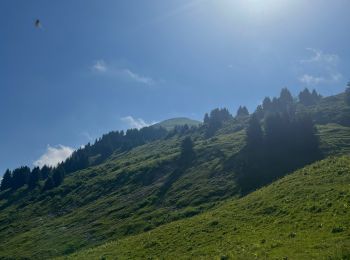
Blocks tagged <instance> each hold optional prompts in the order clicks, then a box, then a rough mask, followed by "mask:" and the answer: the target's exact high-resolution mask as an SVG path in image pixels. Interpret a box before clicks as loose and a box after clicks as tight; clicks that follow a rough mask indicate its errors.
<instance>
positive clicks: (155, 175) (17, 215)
mask: <svg viewBox="0 0 350 260" xmlns="http://www.w3.org/2000/svg"><path fill="white" fill-rule="evenodd" d="M193 138H194V140H195V147H194V148H195V152H196V154H197V159H196V161H195V162H193V165H192V167H190V168H188V169H187V170H186V172H184V173H183V175H182V176H180V178H179V179H178V180H176V182H174V183H173V184H172V185H171V186H170V188H169V189H168V191H167V192H166V193H165V194H164V195H163V196H162V197H159V196H158V192H159V188H160V187H161V186H162V184H163V183H164V180H165V179H166V178H167V177H168V176H169V174H171V173H172V172H173V170H174V168H176V163H174V160H175V159H176V158H177V157H178V154H179V142H180V141H181V138H179V137H177V136H175V137H173V138H171V139H167V140H161V141H157V142H153V143H150V144H147V145H143V146H140V147H137V148H135V149H133V150H131V151H130V152H127V153H122V154H118V153H116V154H114V155H113V156H111V157H110V158H109V160H107V161H106V162H105V163H103V164H101V165H99V166H95V167H90V168H87V169H85V170H82V171H78V172H76V173H74V174H71V175H68V176H67V177H66V178H65V181H64V183H63V185H61V186H59V187H57V188H55V189H53V190H51V191H49V193H48V195H47V194H42V193H40V191H39V190H36V191H34V192H32V193H31V194H30V195H28V194H27V190H26V188H22V189H20V190H18V191H17V193H16V194H15V195H14V196H11V197H10V201H9V200H6V199H4V200H1V201H0V207H1V208H2V210H1V212H0V226H1V228H0V242H1V244H0V257H5V256H14V257H33V258H36V259H37V258H47V257H50V256H54V255H59V254H67V253H71V252H73V251H75V250H77V249H80V248H83V247H87V246H92V245H96V244H101V243H102V242H105V241H109V240H112V239H116V238H120V237H124V236H128V235H131V234H135V233H139V232H143V231H145V230H150V229H152V228H154V227H156V226H159V225H161V224H164V223H168V222H170V221H173V220H176V219H180V218H184V217H188V216H193V215H195V214H198V213H200V212H202V211H204V210H205V209H207V208H209V207H212V206H213V205H214V204H215V202H216V201H218V200H221V199H223V198H227V197H230V196H233V195H235V194H236V195H237V194H238V191H237V189H236V188H235V182H234V180H233V177H232V173H230V172H224V171H223V170H222V167H223V166H222V160H224V158H228V157H230V156H232V154H233V153H235V152H237V151H238V150H239V149H240V147H241V146H242V145H243V139H244V132H243V131H239V132H235V133H231V134H225V135H219V136H216V137H215V138H212V139H209V140H205V139H203V138H200V137H199V136H198V137H197V139H196V137H195V135H193ZM72 234H74V235H72ZM18 247H20V249H21V250H18Z"/></svg>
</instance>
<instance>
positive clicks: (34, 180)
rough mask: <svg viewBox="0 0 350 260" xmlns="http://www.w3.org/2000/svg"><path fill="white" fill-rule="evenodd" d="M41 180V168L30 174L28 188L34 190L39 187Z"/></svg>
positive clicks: (36, 168)
mask: <svg viewBox="0 0 350 260" xmlns="http://www.w3.org/2000/svg"><path fill="white" fill-rule="evenodd" d="M39 179H40V168H39V167H35V168H34V169H33V170H32V171H31V172H30V174H29V178H28V188H29V189H34V188H35V187H36V186H37V185H38V183H39Z"/></svg>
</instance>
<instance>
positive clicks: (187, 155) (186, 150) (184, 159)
mask: <svg viewBox="0 0 350 260" xmlns="http://www.w3.org/2000/svg"><path fill="white" fill-rule="evenodd" d="M194 157H195V153H194V150H193V141H192V139H191V137H189V136H187V137H185V139H183V140H182V142H181V155H180V164H181V165H182V166H186V165H188V164H189V163H190V162H191V161H192V160H193V159H194Z"/></svg>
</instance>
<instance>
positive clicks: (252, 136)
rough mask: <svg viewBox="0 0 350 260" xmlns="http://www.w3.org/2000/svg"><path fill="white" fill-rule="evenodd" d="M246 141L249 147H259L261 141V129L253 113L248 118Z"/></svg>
mask: <svg viewBox="0 0 350 260" xmlns="http://www.w3.org/2000/svg"><path fill="white" fill-rule="evenodd" d="M246 141H247V147H249V148H256V147H259V146H261V145H262V143H263V131H262V129H261V126H260V122H259V118H258V116H257V115H256V114H255V113H254V114H253V115H252V116H251V117H250V119H249V124H248V128H247V137H246Z"/></svg>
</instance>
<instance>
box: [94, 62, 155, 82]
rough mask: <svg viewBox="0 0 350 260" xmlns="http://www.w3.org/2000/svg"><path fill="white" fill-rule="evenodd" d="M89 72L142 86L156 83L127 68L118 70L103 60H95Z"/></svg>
mask: <svg viewBox="0 0 350 260" xmlns="http://www.w3.org/2000/svg"><path fill="white" fill-rule="evenodd" d="M91 70H92V71H93V72H95V73H98V74H99V75H104V76H109V77H115V78H119V79H124V80H127V81H131V82H135V83H140V84H143V85H149V86H151V85H154V84H156V81H155V80H154V79H153V78H151V77H149V76H144V75H141V74H139V73H137V72H135V71H132V70H131V69H129V68H120V67H116V66H113V65H110V64H107V63H106V62H105V61H104V60H103V59H101V60H97V61H96V62H95V63H94V64H93V65H92V66H91Z"/></svg>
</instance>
